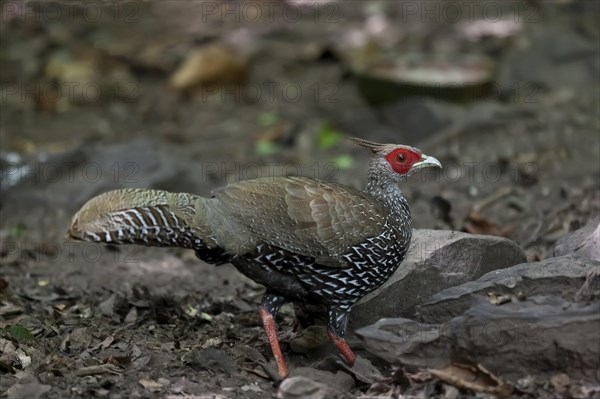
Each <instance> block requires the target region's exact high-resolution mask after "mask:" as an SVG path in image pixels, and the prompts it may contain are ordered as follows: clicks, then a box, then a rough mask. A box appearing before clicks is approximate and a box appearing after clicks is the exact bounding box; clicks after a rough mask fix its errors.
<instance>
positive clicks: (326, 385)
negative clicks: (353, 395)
mask: <svg viewBox="0 0 600 399" xmlns="http://www.w3.org/2000/svg"><path fill="white" fill-rule="evenodd" d="M352 388H354V379H353V378H352V377H351V376H350V375H348V374H346V373H344V372H341V371H338V372H337V373H331V372H329V371H325V370H319V369H315V368H312V367H299V368H296V369H292V370H291V372H290V375H289V377H288V378H286V379H285V380H284V381H283V382H282V383H281V385H280V386H279V391H278V392H277V398H279V399H295V398H319V399H321V398H322V399H325V398H334V397H337V396H339V395H340V394H343V393H344V392H348V391H350V390H352Z"/></svg>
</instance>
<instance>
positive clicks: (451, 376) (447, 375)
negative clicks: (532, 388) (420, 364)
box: [429, 363, 514, 398]
mask: <svg viewBox="0 0 600 399" xmlns="http://www.w3.org/2000/svg"><path fill="white" fill-rule="evenodd" d="M429 372H430V373H431V374H433V375H434V376H436V377H438V378H439V379H441V380H443V381H445V382H447V383H449V384H451V385H454V386H456V387H458V388H464V389H470V390H472V391H475V392H482V393H489V394H492V395H496V396H498V397H501V398H503V397H507V396H509V395H510V394H512V392H513V390H514V387H513V386H512V385H510V384H508V383H505V382H504V381H502V380H501V379H500V378H498V377H496V376H495V375H493V374H492V373H490V372H489V371H488V370H486V369H485V368H484V367H483V366H482V365H480V364H478V365H477V366H472V365H468V364H456V363H452V364H451V365H449V366H448V367H445V368H443V369H430V370H429Z"/></svg>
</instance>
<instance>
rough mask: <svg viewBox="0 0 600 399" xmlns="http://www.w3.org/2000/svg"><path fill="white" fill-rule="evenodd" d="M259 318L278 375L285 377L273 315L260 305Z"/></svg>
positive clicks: (286, 373) (286, 371)
mask: <svg viewBox="0 0 600 399" xmlns="http://www.w3.org/2000/svg"><path fill="white" fill-rule="evenodd" d="M260 318H261V319H262V322H263V327H264V329H265V333H266V334H267V339H268V340H269V344H270V345H271V351H272V352H273V356H275V361H276V362H277V368H278V369H279V375H280V376H281V378H285V377H287V376H288V369H287V367H286V366H285V362H284V361H283V355H282V354H281V348H280V347H279V340H278V339H277V328H276V327H275V320H274V319H273V315H272V314H271V313H270V312H269V311H268V310H267V309H265V308H263V307H261V308H260ZM348 350H350V348H348ZM350 353H352V352H350Z"/></svg>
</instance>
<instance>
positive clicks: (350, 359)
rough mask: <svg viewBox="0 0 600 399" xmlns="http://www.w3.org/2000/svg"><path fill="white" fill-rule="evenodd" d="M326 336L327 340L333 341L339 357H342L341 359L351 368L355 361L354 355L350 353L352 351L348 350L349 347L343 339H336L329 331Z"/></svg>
mask: <svg viewBox="0 0 600 399" xmlns="http://www.w3.org/2000/svg"><path fill="white" fill-rule="evenodd" d="M327 335H328V336H329V339H330V340H331V341H333V343H334V344H335V346H336V347H337V348H338V351H339V352H340V355H342V357H343V358H344V360H345V361H346V363H347V364H348V365H349V366H353V365H354V361H355V360H356V355H355V354H354V352H352V349H350V346H348V342H346V340H345V339H344V338H342V337H338V336H337V335H336V334H334V333H332V332H331V331H329V332H328V333H327Z"/></svg>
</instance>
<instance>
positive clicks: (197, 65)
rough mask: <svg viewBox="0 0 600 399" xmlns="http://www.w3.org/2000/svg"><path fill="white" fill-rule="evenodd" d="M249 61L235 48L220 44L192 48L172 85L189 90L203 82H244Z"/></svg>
mask: <svg viewBox="0 0 600 399" xmlns="http://www.w3.org/2000/svg"><path fill="white" fill-rule="evenodd" d="M247 72H248V62H247V60H246V59H244V58H243V57H242V56H240V55H239V54H238V53H237V52H236V51H235V50H234V49H232V48H230V47H226V46H223V45H219V44H212V45H207V46H203V47H200V48H197V49H194V50H192V51H191V52H190V53H189V54H188V55H187V57H186V59H185V60H184V61H183V63H182V64H181V65H180V66H179V68H178V69H177V70H176V71H175V73H174V74H173V75H172V76H171V80H170V82H171V85H172V86H173V87H175V88H176V89H179V90H188V89H192V88H194V87H196V86H199V85H203V84H219V83H235V84H239V83H242V82H244V80H245V79H246V74H247Z"/></svg>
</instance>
